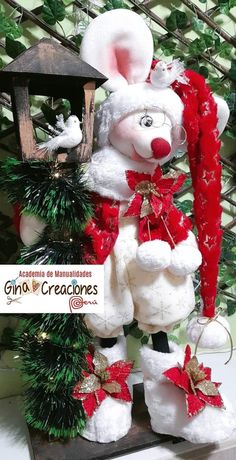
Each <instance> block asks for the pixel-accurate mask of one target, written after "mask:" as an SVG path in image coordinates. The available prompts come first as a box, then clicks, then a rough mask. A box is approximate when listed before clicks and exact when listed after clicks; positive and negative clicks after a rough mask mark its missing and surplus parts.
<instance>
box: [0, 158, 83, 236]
mask: <svg viewBox="0 0 236 460" xmlns="http://www.w3.org/2000/svg"><path fill="white" fill-rule="evenodd" d="M83 175H84V171H83V167H82V166H78V165H77V164H75V163H57V162H46V161H38V160H33V161H27V162H22V161H19V160H17V159H16V158H12V157H10V158H7V159H6V160H4V162H1V163H0V188H2V189H3V190H4V191H5V192H6V193H7V195H8V199H9V201H10V202H11V203H13V204H16V203H20V204H21V206H22V213H24V214H34V215H37V216H39V217H41V218H42V219H43V220H45V221H46V222H47V223H48V224H50V225H52V226H53V227H54V228H56V229H58V228H62V229H64V230H66V229H67V230H69V231H79V232H80V231H82V230H83V227H84V225H85V224H86V222H87V220H88V219H89V218H90V217H91V214H92V206H91V202H90V195H89V193H88V191H87V190H86V188H85V181H84V179H83Z"/></svg>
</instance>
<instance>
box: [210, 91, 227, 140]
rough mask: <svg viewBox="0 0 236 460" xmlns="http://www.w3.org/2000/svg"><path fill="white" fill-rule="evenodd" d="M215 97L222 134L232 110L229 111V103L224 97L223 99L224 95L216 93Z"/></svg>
mask: <svg viewBox="0 0 236 460" xmlns="http://www.w3.org/2000/svg"><path fill="white" fill-rule="evenodd" d="M214 99H215V102H216V105H217V117H218V123H217V128H218V131H219V134H222V133H223V131H224V129H225V127H226V125H227V122H228V119H229V115H230V111H229V107H228V104H227V103H226V102H225V101H224V99H222V97H219V96H215V95H214Z"/></svg>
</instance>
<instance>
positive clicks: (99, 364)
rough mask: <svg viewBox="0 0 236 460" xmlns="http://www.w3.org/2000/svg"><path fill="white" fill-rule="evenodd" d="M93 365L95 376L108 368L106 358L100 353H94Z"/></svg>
mask: <svg viewBox="0 0 236 460" xmlns="http://www.w3.org/2000/svg"><path fill="white" fill-rule="evenodd" d="M93 364H94V368H95V373H96V374H100V373H101V372H103V371H105V369H106V368H107V367H108V366H109V363H108V360H107V358H106V356H104V355H103V354H102V353H99V351H95V353H94V358H93Z"/></svg>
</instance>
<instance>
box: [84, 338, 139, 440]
mask: <svg viewBox="0 0 236 460" xmlns="http://www.w3.org/2000/svg"><path fill="white" fill-rule="evenodd" d="M97 350H98V351H99V352H100V353H102V354H103V355H105V356H106V357H107V359H108V362H109V365H111V364H113V363H114V362H116V361H119V360H125V359H127V353H126V341H125V338H124V337H118V340H117V343H116V344H115V345H114V346H113V347H112V348H98V349H97ZM131 408H132V403H131V402H126V401H121V400H118V399H114V398H112V397H110V396H108V397H107V398H106V399H105V400H104V401H103V402H102V403H101V405H100V406H99V408H98V409H97V410H96V411H95V413H94V414H93V416H92V417H91V418H89V419H88V421H87V423H86V427H85V429H84V431H83V433H82V436H83V437H84V438H86V439H88V440H89V441H96V442H101V443H107V442H111V441H117V440H118V439H120V438H122V437H123V436H125V435H126V434H127V433H128V431H129V429H130V427H131Z"/></svg>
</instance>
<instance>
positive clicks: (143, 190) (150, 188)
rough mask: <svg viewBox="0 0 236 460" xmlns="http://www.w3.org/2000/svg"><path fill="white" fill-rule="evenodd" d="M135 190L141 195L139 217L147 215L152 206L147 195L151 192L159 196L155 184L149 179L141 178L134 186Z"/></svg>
mask: <svg viewBox="0 0 236 460" xmlns="http://www.w3.org/2000/svg"><path fill="white" fill-rule="evenodd" d="M135 192H136V193H139V194H140V195H142V197H143V202H142V206H141V212H140V217H141V219H142V218H143V217H146V216H149V214H152V213H153V210H152V207H151V205H150V203H149V195H150V194H151V193H152V194H153V195H156V196H158V197H160V196H161V195H160V194H159V193H158V192H157V190H156V187H155V184H154V183H153V182H150V181H149V180H142V181H141V182H139V183H138V184H137V185H136V187H135Z"/></svg>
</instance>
